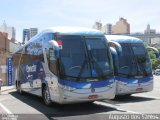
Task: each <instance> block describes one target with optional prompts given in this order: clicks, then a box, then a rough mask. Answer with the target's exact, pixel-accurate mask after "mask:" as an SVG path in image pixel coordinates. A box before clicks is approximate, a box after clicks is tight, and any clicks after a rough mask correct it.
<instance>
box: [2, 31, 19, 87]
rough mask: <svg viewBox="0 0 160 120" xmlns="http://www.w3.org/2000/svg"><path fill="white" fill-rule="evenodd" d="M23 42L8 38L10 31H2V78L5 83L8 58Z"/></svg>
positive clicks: (4, 83) (5, 83)
mask: <svg viewBox="0 0 160 120" xmlns="http://www.w3.org/2000/svg"><path fill="white" fill-rule="evenodd" d="M20 46H21V44H20V43H19V42H17V41H15V40H14V41H13V40H10V39H8V33H4V32H0V58H1V59H0V79H2V81H3V85H7V73H8V71H7V60H8V57H9V56H11V55H12V53H13V52H15V51H16V50H17V49H18V48H19V47H20Z"/></svg>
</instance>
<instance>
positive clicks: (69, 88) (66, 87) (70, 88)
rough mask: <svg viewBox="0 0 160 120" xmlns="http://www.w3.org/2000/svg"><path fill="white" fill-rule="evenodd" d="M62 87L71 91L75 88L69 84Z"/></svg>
mask: <svg viewBox="0 0 160 120" xmlns="http://www.w3.org/2000/svg"><path fill="white" fill-rule="evenodd" d="M63 89H64V90H69V91H73V90H75V89H76V88H73V87H70V86H63Z"/></svg>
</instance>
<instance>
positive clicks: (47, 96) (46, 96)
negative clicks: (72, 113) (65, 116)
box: [43, 86, 52, 106]
mask: <svg viewBox="0 0 160 120" xmlns="http://www.w3.org/2000/svg"><path fill="white" fill-rule="evenodd" d="M43 100H44V103H45V104H46V105H47V106H49V105H51V104H52V101H51V98H50V94H49V89H48V87H47V86H44V88H43Z"/></svg>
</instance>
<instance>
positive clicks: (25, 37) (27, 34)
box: [22, 29, 30, 44]
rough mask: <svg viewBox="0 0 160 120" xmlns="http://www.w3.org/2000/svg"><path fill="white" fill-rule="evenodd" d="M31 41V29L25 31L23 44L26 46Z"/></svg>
mask: <svg viewBox="0 0 160 120" xmlns="http://www.w3.org/2000/svg"><path fill="white" fill-rule="evenodd" d="M29 39H30V31H29V29H23V42H22V44H25V43H26V42H27V41H28V40H29Z"/></svg>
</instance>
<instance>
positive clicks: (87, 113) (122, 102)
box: [0, 76, 160, 120]
mask: <svg viewBox="0 0 160 120" xmlns="http://www.w3.org/2000/svg"><path fill="white" fill-rule="evenodd" d="M159 106H160V76H155V85H154V90H153V91H152V92H148V93H139V94H134V95H132V96H130V97H128V98H125V99H115V100H112V101H111V100H109V101H96V102H94V103H93V104H87V103H83V104H72V105H63V106H61V105H57V104H54V105H52V106H51V107H47V106H45V105H44V104H43V100H42V99H41V98H39V97H36V96H33V95H29V94H24V95H22V96H21V95H19V94H17V93H16V92H15V90H12V91H9V92H7V91H6V92H4V93H3V94H2V95H0V113H3V114H5V113H10V114H15V116H11V117H15V118H17V117H18V120H29V119H30V120H32V119H34V120H48V119H52V120H64V119H65V120H75V119H76V120H106V119H107V118H108V116H109V115H111V114H116V113H117V114H124V113H129V114H135V113H136V114H141V113H150V114H151V113H159V114H160V107H159ZM16 114H18V116H17V115H16ZM159 119H160V118H159Z"/></svg>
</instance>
